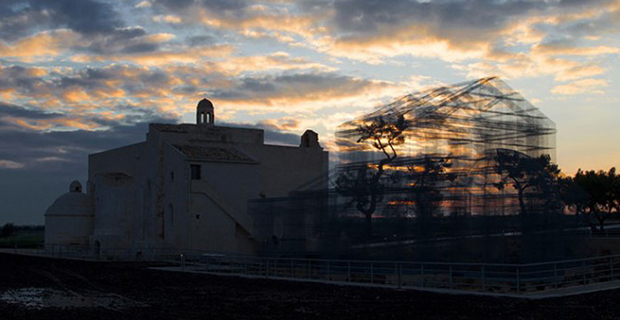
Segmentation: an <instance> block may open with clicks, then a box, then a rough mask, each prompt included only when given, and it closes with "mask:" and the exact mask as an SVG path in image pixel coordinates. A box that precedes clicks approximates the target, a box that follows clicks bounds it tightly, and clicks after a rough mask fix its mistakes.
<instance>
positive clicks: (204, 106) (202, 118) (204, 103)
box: [196, 99, 215, 125]
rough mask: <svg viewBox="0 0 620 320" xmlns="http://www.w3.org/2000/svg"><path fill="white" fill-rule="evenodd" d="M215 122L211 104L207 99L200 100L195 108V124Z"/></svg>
mask: <svg viewBox="0 0 620 320" xmlns="http://www.w3.org/2000/svg"><path fill="white" fill-rule="evenodd" d="M214 122H215V114H214V109H213V103H211V101H209V100H207V99H202V100H200V102H198V106H197V107H196V124H198V125H205V124H213V123H214Z"/></svg>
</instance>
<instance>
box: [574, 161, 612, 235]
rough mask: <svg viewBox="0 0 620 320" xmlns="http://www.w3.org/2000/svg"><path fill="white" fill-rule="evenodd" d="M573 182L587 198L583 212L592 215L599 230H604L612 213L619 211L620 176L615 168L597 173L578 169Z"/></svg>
mask: <svg viewBox="0 0 620 320" xmlns="http://www.w3.org/2000/svg"><path fill="white" fill-rule="evenodd" d="M573 181H574V182H575V183H576V184H577V185H578V186H579V187H580V188H581V189H583V190H584V191H585V192H586V193H587V194H588V196H589V198H588V199H587V201H586V205H585V208H584V211H585V212H586V213H588V214H591V215H593V216H594V217H595V218H596V220H597V221H598V223H599V230H601V231H602V230H604V228H605V220H607V219H608V218H609V217H610V216H611V214H612V213H613V212H619V211H620V175H618V174H616V168H611V169H609V171H608V172H605V171H604V170H599V171H594V170H591V171H585V172H584V171H582V170H581V169H579V170H578V171H577V173H576V174H575V177H574V178H573Z"/></svg>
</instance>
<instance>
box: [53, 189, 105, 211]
mask: <svg viewBox="0 0 620 320" xmlns="http://www.w3.org/2000/svg"><path fill="white" fill-rule="evenodd" d="M94 212H95V210H94V207H93V204H92V201H91V200H90V197H89V196H88V195H86V194H84V193H81V192H68V193H65V194H63V195H62V196H60V197H58V199H56V201H54V203H52V205H51V206H49V208H47V211H45V215H46V216H54V215H62V216H92V215H94Z"/></svg>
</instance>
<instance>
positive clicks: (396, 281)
mask: <svg viewBox="0 0 620 320" xmlns="http://www.w3.org/2000/svg"><path fill="white" fill-rule="evenodd" d="M21 251H22V250H17V249H16V251H15V252H16V253H25V252H21ZM29 253H30V254H36V255H44V256H51V257H56V258H73V259H88V260H114V261H140V260H145V261H168V262H169V263H170V264H172V265H175V266H178V267H180V268H181V269H184V270H188V271H199V272H209V273H214V274H232V275H244V276H257V277H264V278H280V279H290V280H304V281H320V282H328V283H351V284H360V285H369V286H381V287H392V288H402V289H407V288H432V289H452V290H459V291H462V292H485V293H498V294H511V295H515V294H516V295H528V294H534V293H540V292H545V291H548V290H555V289H562V288H571V287H579V286H584V285H591V284H597V283H605V282H610V281H612V280H618V279H620V254H619V255H607V256H600V257H594V258H588V259H575V260H562V261H553V262H543V263H531V264H490V263H439V262H408V261H376V260H372V261H370V260H368V261H365V260H327V259H299V258H275V257H256V256H248V255H234V254H227V253H204V252H179V251H178V250H174V249H162V248H150V249H141V250H127V249H118V250H111V249H106V250H105V251H104V250H102V251H101V252H99V253H94V252H93V250H92V249H90V250H89V249H88V248H81V247H68V246H46V247H41V248H39V249H37V250H36V251H32V250H31V251H29Z"/></svg>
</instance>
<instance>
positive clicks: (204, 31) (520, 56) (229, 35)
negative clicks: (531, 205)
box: [0, 0, 620, 224]
mask: <svg viewBox="0 0 620 320" xmlns="http://www.w3.org/2000/svg"><path fill="white" fill-rule="evenodd" d="M619 71H620V1H619V0H612V1H596V0H592V1H585V0H583V1H582V0H561V1H558V0H546V1H526V0H522V1H512V0H495V1H493V0H464V1H461V0H439V1H421V0H420V1H409V0H393V1H390V0H383V1H380V0H372V1H367V0H348V1H338V0H332V1H323V0H317V1H292V0H271V1H269V0H268V1H252V0H248V1H243V0H231V1H228V0H213V1H209V0H159V1H158V0H151V1H141V0H136V1H120V0H119V1H94V0H26V1H22V0H2V1H0V191H1V192H0V224H3V223H5V222H15V223H17V224H42V223H43V221H44V219H43V213H44V211H45V209H46V208H47V206H49V205H50V204H51V202H52V201H53V200H54V199H55V198H56V197H57V196H58V195H60V194H62V193H64V192H66V191H67V190H68V185H69V183H70V182H71V181H72V180H73V179H79V180H80V181H81V182H82V183H83V184H84V183H85V180H86V173H87V172H86V170H87V155H88V154H89V153H93V152H98V151H102V150H105V149H110V148H114V147H119V146H123V145H126V144H129V143H134V142H139V141H141V140H144V137H145V133H146V124H147V123H149V122H173V123H174V122H192V123H193V122H194V120H195V117H194V110H195V107H196V104H197V102H198V101H199V100H200V99H202V98H203V97H206V98H208V99H210V100H212V101H213V103H214V104H215V108H216V121H217V122H218V123H220V124H237V125H239V124H243V125H247V126H251V127H257V128H263V129H266V130H267V133H266V137H267V139H268V140H269V142H274V143H293V144H295V143H298V141H299V140H298V139H299V138H298V135H299V134H301V133H303V131H304V130H305V129H308V128H311V129H313V130H315V131H317V132H318V133H319V137H320V141H321V144H322V145H323V146H324V147H327V148H328V149H331V148H333V142H332V140H333V133H334V129H335V127H336V126H337V125H339V124H340V123H342V122H344V121H347V120H350V119H352V118H353V117H355V116H358V115H361V114H363V113H365V112H368V111H370V110H372V109H373V108H375V107H376V106H378V105H380V104H382V103H386V102H389V101H390V100H392V99H394V98H396V97H399V96H402V95H404V94H407V93H410V92H413V91H418V90H420V89H423V88H427V87H429V86H435V85H441V84H451V83H458V82H462V81H465V80H470V79H475V78H479V77H486V76H491V75H498V76H500V77H502V79H503V80H504V81H506V82H507V83H508V84H509V85H510V86H511V87H512V88H514V89H515V90H518V91H519V92H521V94H522V95H523V96H524V97H525V98H527V99H528V100H530V102H532V103H533V104H534V105H536V106H537V107H538V108H540V109H541V111H542V112H543V113H545V114H546V115H547V116H548V117H549V118H551V119H552V120H553V121H554V122H555V123H556V126H557V130H558V134H557V152H556V153H557V162H558V164H559V165H560V168H561V169H562V170H563V172H565V173H568V174H574V173H575V171H576V170H577V169H578V168H584V169H597V170H598V169H609V168H610V167H612V166H620V144H619V142H620V139H619V137H620V72H619Z"/></svg>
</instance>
